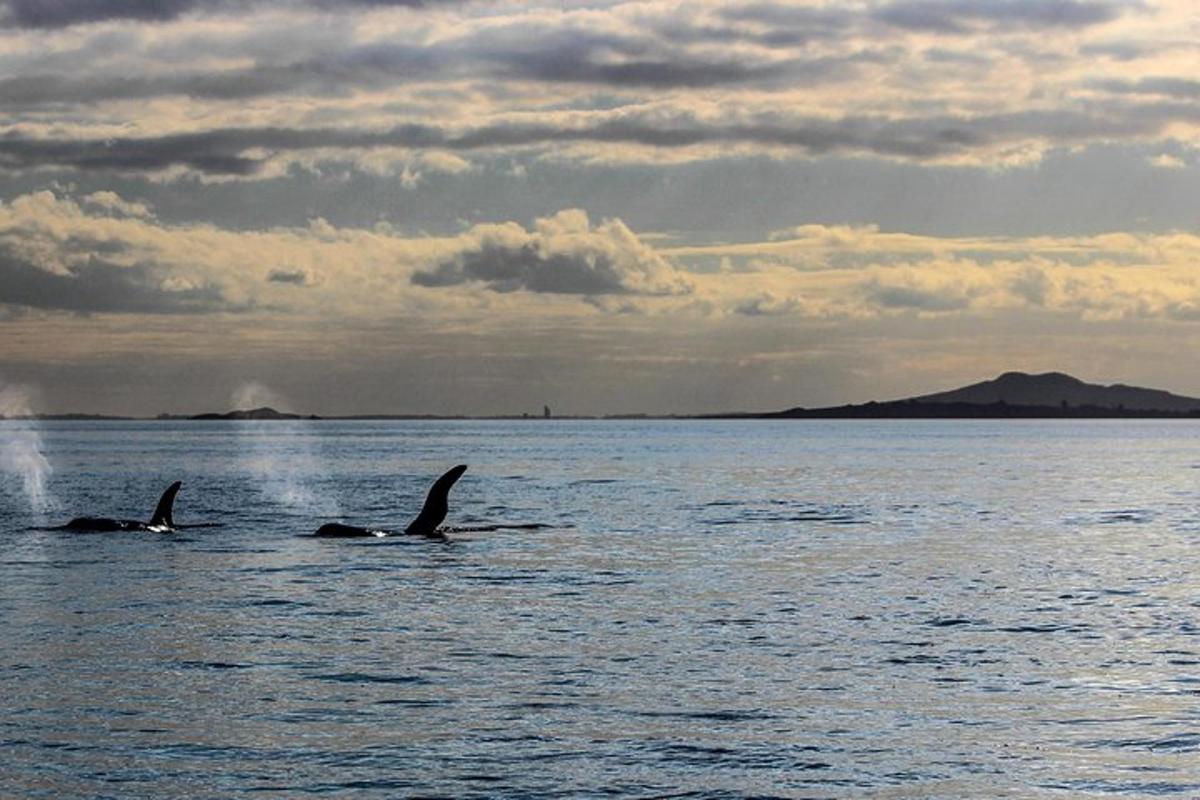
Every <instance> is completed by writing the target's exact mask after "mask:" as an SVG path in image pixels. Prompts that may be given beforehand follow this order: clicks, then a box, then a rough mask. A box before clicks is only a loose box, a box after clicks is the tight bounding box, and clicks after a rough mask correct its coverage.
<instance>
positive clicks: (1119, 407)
mask: <svg viewBox="0 0 1200 800" xmlns="http://www.w3.org/2000/svg"><path fill="white" fill-rule="evenodd" d="M548 412H549V408H544V409H543V412H542V414H538V415H535V414H528V413H525V414H520V415H515V414H494V415H443V414H355V415H348V416H331V417H318V416H316V415H311V414H292V413H289V412H285V411H277V410H276V409H274V408H269V407H263V408H252V409H238V410H234V411H227V412H225V413H217V412H209V413H205V414H159V415H158V417H157V419H159V420H201V421H204V420H319V419H327V420H421V419H426V420H453V419H479V420H487V419H494V420H518V419H537V420H544V419H552V418H551V417H549V416H548ZM1104 417H1116V418H1120V417H1127V418H1130V417H1200V398H1197V397H1185V396H1183V395H1178V394H1172V393H1171V392H1166V391H1163V390H1161V389H1145V388H1142V387H1139V386H1129V385H1127V384H1124V383H1114V384H1112V385H1109V386H1105V385H1102V384H1096V383H1085V382H1084V381H1081V380H1079V379H1078V378H1074V377H1072V376H1070V375H1067V374H1066V373H1063V372H1044V373H1041V374H1039V375H1031V374H1028V373H1024V372H1005V373H1004V374H1002V375H1000V376H999V377H997V378H994V379H992V380H990V381H981V382H979V383H973V384H970V385H969V386H963V387H961V388H958V389H951V390H950V391H945V392H934V393H932V394H922V395H916V396H913V397H908V398H904V399H902V400H887V401H882V402H876V401H871V402H869V403H860V404H856V405H842V406H826V407H823V408H803V407H799V406H797V407H795V408H789V409H786V410H784V411H765V412H723V413H716V414H695V415H691V414H610V415H604V416H555V417H553V419H575V420H584V419H957V418H964V419H1006V418H1014V419H1015V418H1049V419H1070V418H1104ZM11 418H12V419H46V420H130V419H136V418H135V417H116V416H106V415H103V414H79V413H73V414H38V415H33V416H18V417H11ZM0 419H4V417H3V415H0Z"/></svg>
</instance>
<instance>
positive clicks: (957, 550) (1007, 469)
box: [0, 421, 1200, 798]
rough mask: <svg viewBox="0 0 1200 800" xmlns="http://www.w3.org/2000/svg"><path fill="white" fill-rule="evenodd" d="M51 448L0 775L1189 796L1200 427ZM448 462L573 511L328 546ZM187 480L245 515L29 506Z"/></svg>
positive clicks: (477, 791)
mask: <svg viewBox="0 0 1200 800" xmlns="http://www.w3.org/2000/svg"><path fill="white" fill-rule="evenodd" d="M4 426H7V427H4ZM18 427H19V424H18V423H11V422H9V423H0V446H4V444H5V442H6V441H7V442H8V443H9V447H10V451H11V449H12V446H13V444H12V443H13V442H14V441H17V440H15V439H14V438H13V437H14V436H16V435H17V434H16V433H14V431H16V429H17V428H18ZM40 435H41V439H42V441H41V447H42V450H43V452H44V453H45V455H46V457H47V458H48V459H49V462H50V464H51V465H52V466H53V469H54V472H53V475H52V476H50V478H49V481H48V483H47V489H48V491H49V492H50V493H51V494H52V495H53V498H54V500H55V501H57V503H58V504H59V507H58V509H57V510H51V511H49V512H46V513H44V514H42V515H38V514H35V513H34V512H33V511H31V509H30V505H29V503H28V501H27V497H26V494H25V492H24V491H23V489H22V483H21V481H20V480H19V478H18V477H17V476H16V475H14V474H13V473H12V472H11V471H10V472H5V473H0V510H3V514H2V515H0V547H2V549H0V709H2V710H0V797H4V798H9V797H13V798H26V797H44V798H74V797H88V798H93V797H96V798H100V797H105V798H107V797H111V798H131V797H139V798H141V797H145V798H177V797H178V798H184V797H187V798H191V797H195V798H223V797H236V796H265V797H279V798H295V797H310V796H318V795H319V796H324V797H355V798H361V797H367V798H371V797H408V796H415V795H421V796H447V797H594V796H622V797H624V796H628V797H654V796H663V795H670V796H687V797H714V798H715V797H722V798H724V797H729V798H734V797H749V796H775V797H789V798H790V797H814V798H816V797H830V798H858V797H887V798H901V797H912V798H963V797H1014V798H1039V797H1054V798H1070V797H1108V796H1122V797H1150V796H1182V797H1188V796H1200V423H1195V422H1187V421H1139V422H1128V421H1078V422H1061V421H1028V422H1024V421H997V422H991V421H970V422H922V421H899V422H874V421H871V422H867V421H863V422H816V421H802V422H756V421H744V422H711V423H709V422H657V421H654V422H651V421H646V422H571V421H548V422H543V421H529V422H361V423H341V422H312V423H309V422H305V423H299V422H297V423H291V422H279V423H173V422H155V423H113V422H108V423H44V424H42V425H41V426H40ZM21 436H24V434H21ZM20 441H25V440H20ZM19 443H20V442H19V441H18V444H19ZM8 462H9V463H8V466H9V468H10V469H15V468H17V465H15V464H14V463H13V462H14V458H13V457H12V453H11V452H10V453H9V457H8ZM457 463H466V464H469V465H470V470H469V471H468V472H467V473H466V475H465V476H464V477H463V479H462V480H461V481H460V482H459V484H458V485H457V486H456V487H455V489H454V491H453V492H452V494H451V511H450V516H449V517H448V519H447V524H449V525H455V526H459V527H472V526H481V525H488V524H495V523H500V524H527V523H542V524H545V525H548V526H550V527H547V528H545V529H540V530H520V529H517V530H503V529H502V530H497V531H493V532H475V533H470V532H468V533H461V534H458V535H454V536H453V537H452V540H451V541H450V542H449V543H438V542H429V541H412V540H405V539H386V540H349V541H348V540H342V541H330V540H318V539H312V538H307V537H306V536H305V535H306V534H308V533H311V532H312V531H313V530H314V529H316V527H317V526H318V525H319V524H320V523H322V522H326V521H331V520H335V519H342V520H345V521H347V522H351V523H359V524H375V525H380V526H384V527H393V528H401V529H402V528H403V526H404V525H405V524H406V523H407V522H408V521H409V520H410V519H411V517H412V516H413V515H414V514H415V513H416V511H417V510H418V508H419V506H420V503H421V500H422V498H423V496H424V493H425V490H426V489H427V487H428V486H429V484H430V483H431V482H432V480H433V479H434V478H435V477H436V476H437V475H438V474H440V473H441V472H442V471H443V470H445V469H447V468H448V467H450V466H453V465H454V464H457ZM176 479H178V480H182V481H183V491H182V492H181V493H180V495H179V499H178V501H177V503H176V507H175V519H176V521H177V522H180V523H187V522H220V523H223V526H222V527H217V528H200V529H192V530H186V531H181V532H179V533H176V534H167V535H162V534H151V533H117V534H74V533H67V532H62V531H43V530H36V527H37V526H41V525H47V524H59V523H62V522H65V521H66V520H67V519H68V518H70V517H72V516H79V515H84V514H92V515H106V516H119V517H128V518H143V519H145V518H148V517H149V515H150V512H151V510H152V509H153V507H154V504H155V502H156V501H157V498H158V495H159V494H160V493H161V491H162V490H163V489H164V488H165V487H166V485H167V484H168V483H170V482H171V481H173V480H176Z"/></svg>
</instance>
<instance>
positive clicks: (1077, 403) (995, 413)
mask: <svg viewBox="0 0 1200 800" xmlns="http://www.w3.org/2000/svg"><path fill="white" fill-rule="evenodd" d="M713 416H718V417H754V418H767V419H805V418H807V419H856V418H857V419H921V418H928V419H948V418H1021V417H1028V418H1078V417H1083V418H1086V417H1176V416H1200V398H1196V397H1184V396H1182V395H1177V394H1172V393H1170V392H1164V391H1162V390H1160V389H1143V388H1140V387H1137V386H1127V385H1125V384H1123V383H1115V384H1112V385H1111V386H1104V385H1101V384H1095V383H1085V382H1083V381H1081V380H1079V379H1078V378H1074V377H1071V376H1070V375H1067V374H1065V373H1062V372H1046V373H1042V374H1040V375H1029V374H1027V373H1024V372H1005V373H1004V374H1003V375H1001V376H999V377H998V378H995V379H993V380H990V381H982V382H981V383H973V384H971V385H970V386H963V387H962V388H959V389H952V390H950V391H948V392H936V393H934V394H923V395H918V396H916V397H909V398H905V399H903V400H891V401H886V402H881V403H880V402H870V403H863V404H860V405H845V406H831V407H826V408H799V407H797V408H789V409H787V410H786V411H775V412H768V413H763V414H727V415H726V414H720V415H713Z"/></svg>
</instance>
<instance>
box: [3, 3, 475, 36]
mask: <svg viewBox="0 0 1200 800" xmlns="http://www.w3.org/2000/svg"><path fill="white" fill-rule="evenodd" d="M458 1H459V0H308V1H307V2H303V1H302V2H300V3H298V4H299V5H308V6H312V7H315V8H321V9H326V10H331V11H336V10H340V9H343V8H345V7H347V6H355V7H359V8H393V7H395V8H421V7H423V6H432V5H440V4H449V3H453V2H458ZM270 5H275V6H284V5H286V2H284V0H5V2H4V3H3V5H0V21H2V22H3V23H4V24H6V25H8V26H11V27H18V28H49V29H53V28H67V27H70V26H72V25H84V24H87V23H92V22H107V21H110V20H131V21H138V22H169V21H170V20H173V19H178V18H179V17H182V16H184V15H186V14H189V13H192V12H205V11H218V12H219V11H229V10H240V9H246V8H249V7H251V6H270Z"/></svg>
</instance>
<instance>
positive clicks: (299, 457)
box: [231, 381, 338, 516]
mask: <svg viewBox="0 0 1200 800" xmlns="http://www.w3.org/2000/svg"><path fill="white" fill-rule="evenodd" d="M231 400H232V403H233V406H234V408H235V409H239V410H246V409H254V408H263V407H270V408H274V409H276V410H286V409H288V408H289V407H290V404H289V403H288V401H287V399H286V398H284V397H282V396H281V395H279V394H277V393H276V392H274V391H272V390H271V389H269V388H268V387H267V386H265V385H263V384H262V383H259V382H257V381H252V382H250V383H246V384H243V385H242V386H239V387H238V388H237V390H236V391H234V393H233V395H232V397H231ZM234 424H235V425H236V426H237V430H238V436H239V440H240V441H241V443H242V448H241V450H242V461H243V465H244V467H245V469H246V470H247V471H248V472H249V473H250V474H251V475H253V476H254V479H255V481H256V482H257V484H258V486H259V487H260V490H261V491H262V493H263V494H264V495H265V496H266V497H267V498H268V499H269V500H271V501H272V502H274V503H277V504H279V505H282V506H286V507H287V508H291V509H294V510H296V511H298V512H302V513H304V514H309V515H322V516H331V515H332V516H336V515H337V514H338V503H337V501H336V500H334V499H333V498H331V497H329V496H328V495H326V494H325V493H324V492H322V491H320V490H319V489H318V488H316V487H315V486H314V484H315V483H316V482H317V479H318V475H319V474H321V470H320V460H319V458H318V457H317V439H316V436H315V431H314V430H313V427H312V423H311V422H308V421H305V420H244V421H239V422H236V423H234Z"/></svg>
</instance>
